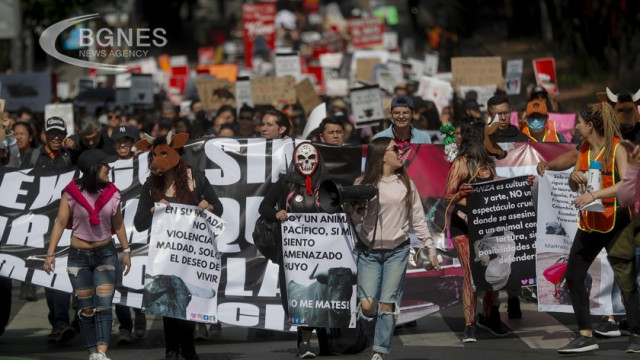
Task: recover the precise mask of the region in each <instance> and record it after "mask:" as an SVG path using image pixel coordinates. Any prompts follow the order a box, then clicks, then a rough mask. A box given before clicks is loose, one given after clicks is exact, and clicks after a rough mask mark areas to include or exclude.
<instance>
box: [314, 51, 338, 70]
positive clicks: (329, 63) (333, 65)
mask: <svg viewBox="0 0 640 360" xmlns="http://www.w3.org/2000/svg"><path fill="white" fill-rule="evenodd" d="M342 57H343V55H342V53H326V54H321V55H320V66H322V67H323V68H330V69H339V68H340V65H341V64H342Z"/></svg>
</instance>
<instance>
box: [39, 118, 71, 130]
mask: <svg viewBox="0 0 640 360" xmlns="http://www.w3.org/2000/svg"><path fill="white" fill-rule="evenodd" d="M52 130H60V131H62V132H67V125H65V123H64V120H62V119H61V118H59V117H57V116H52V117H50V118H48V119H47V120H46V121H45V122H44V131H45V132H49V131H52Z"/></svg>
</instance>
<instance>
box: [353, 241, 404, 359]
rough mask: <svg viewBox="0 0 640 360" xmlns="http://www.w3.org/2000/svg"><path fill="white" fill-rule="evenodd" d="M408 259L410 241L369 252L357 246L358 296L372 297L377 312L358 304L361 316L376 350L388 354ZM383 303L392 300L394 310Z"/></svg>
mask: <svg viewBox="0 0 640 360" xmlns="http://www.w3.org/2000/svg"><path fill="white" fill-rule="evenodd" d="M408 260H409V245H404V246H399V247H397V248H395V249H393V250H374V251H371V253H370V254H369V256H367V255H365V254H364V253H363V252H362V251H360V250H358V300H359V301H360V303H362V301H363V300H370V301H371V300H373V301H374V302H375V305H374V309H375V310H374V314H373V315H372V316H370V317H369V316H367V315H365V314H364V313H363V312H362V305H361V304H360V305H359V306H358V307H359V309H360V310H359V317H360V319H362V320H363V321H362V326H363V327H364V330H365V332H366V333H367V336H369V338H372V337H373V348H372V351H373V352H379V353H381V354H388V353H389V351H390V349H391V339H392V338H393V330H394V328H395V326H396V320H397V318H398V315H399V314H400V302H401V300H402V293H403V291H404V277H405V273H406V271H407V262H408ZM380 303H386V304H391V305H392V306H393V312H386V311H385V312H383V311H380Z"/></svg>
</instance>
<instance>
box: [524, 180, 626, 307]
mask: <svg viewBox="0 0 640 360" xmlns="http://www.w3.org/2000/svg"><path fill="white" fill-rule="evenodd" d="M539 179H540V180H539V185H538V186H539V188H538V231H537V235H536V239H537V246H536V273H537V280H538V310H539V311H553V312H566V313H572V312H573V307H572V306H571V299H570V298H569V288H568V287H567V282H566V280H565V277H564V273H565V271H566V269H567V259H568V258H569V250H570V249H571V244H572V243H573V238H574V237H575V234H576V231H577V230H578V223H577V221H576V219H577V218H578V210H577V209H576V208H575V206H573V205H572V204H571V202H572V201H573V200H574V199H575V198H576V196H577V193H576V192H574V191H572V190H571V189H570V188H569V173H568V172H555V171H545V173H544V175H543V176H542V177H540V178H539ZM606 255H607V253H606V251H605V250H604V249H603V250H602V251H601V252H600V254H598V257H596V259H595V260H594V262H593V263H592V264H591V266H590V267H589V270H588V271H587V277H586V279H585V285H586V287H587V290H588V292H589V304H590V308H591V314H593V315H611V314H619V313H624V306H623V305H622V303H620V302H619V301H615V302H614V301H612V299H613V298H618V299H619V298H620V297H619V296H617V297H614V296H612V285H613V283H614V281H615V280H614V276H613V270H612V269H611V266H610V265H609V262H608V261H607V256H606Z"/></svg>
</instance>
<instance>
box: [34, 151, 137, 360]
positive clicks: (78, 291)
mask: <svg viewBox="0 0 640 360" xmlns="http://www.w3.org/2000/svg"><path fill="white" fill-rule="evenodd" d="M108 163H109V158H108V156H107V155H106V154H105V153H104V152H102V151H101V150H97V149H90V150H86V151H84V152H83V153H82V154H81V155H80V157H79V158H78V167H79V168H80V170H81V171H82V173H83V176H82V178H80V179H73V180H72V181H71V182H70V183H69V184H68V185H67V186H66V187H65V188H64V191H63V192H62V197H61V199H60V207H59V209H58V216H57V218H56V221H55V223H54V225H53V229H52V230H51V240H50V242H49V249H48V251H47V255H46V259H45V262H44V270H45V271H46V272H47V273H50V272H52V271H55V264H56V254H55V251H56V247H57V246H58V242H59V241H60V237H61V236H62V232H63V231H64V229H65V227H67V226H68V225H67V224H71V226H72V229H73V233H72V236H71V246H70V247H69V257H68V261H67V272H68V273H69V279H70V280H71V285H72V286H73V291H74V295H75V296H76V297H77V299H78V304H79V307H80V310H79V311H78V317H79V319H80V330H81V331H80V332H81V334H82V339H83V341H84V345H85V347H86V348H87V350H88V351H89V354H90V355H89V359H90V360H108V358H107V355H106V352H107V349H108V348H109V338H110V336H111V323H112V319H113V316H112V310H111V309H112V306H113V304H112V302H113V294H114V292H115V287H116V271H118V256H117V253H116V248H115V246H114V244H113V240H112V238H111V235H112V232H115V234H116V237H117V238H118V241H120V245H121V246H122V249H123V252H124V258H123V260H122V262H123V265H124V272H125V274H127V273H128V272H129V269H130V268H131V249H130V248H129V242H128V240H127V234H126V232H125V228H124V223H123V221H122V213H121V210H120V191H119V190H118V189H117V188H116V187H115V186H114V185H113V184H112V183H111V182H110V181H109V170H110V168H109V165H108Z"/></svg>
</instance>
